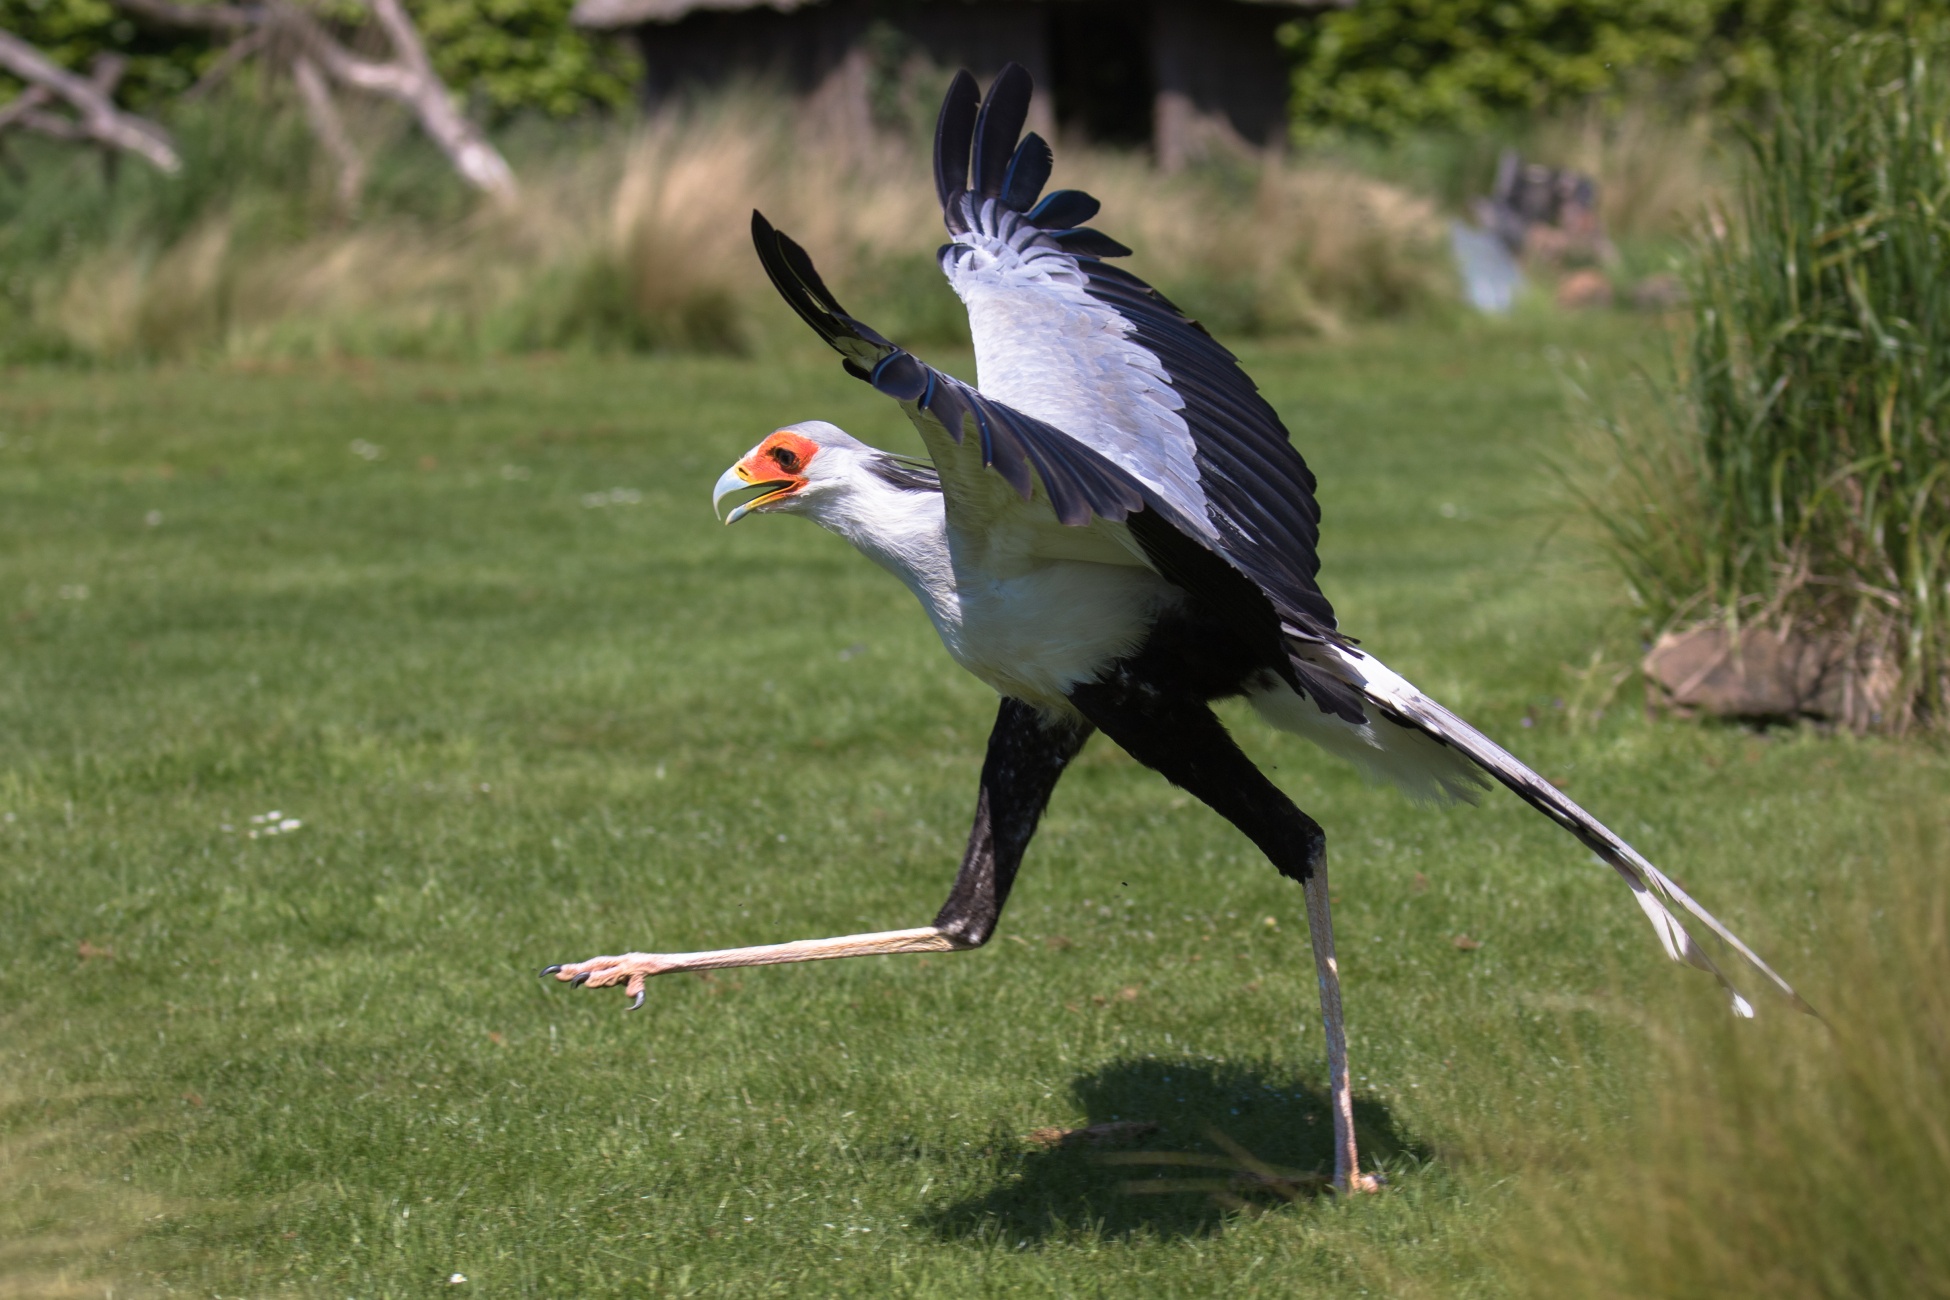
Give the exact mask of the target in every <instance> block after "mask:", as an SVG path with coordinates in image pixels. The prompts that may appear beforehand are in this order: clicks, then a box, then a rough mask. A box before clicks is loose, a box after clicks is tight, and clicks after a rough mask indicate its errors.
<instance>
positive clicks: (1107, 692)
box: [1070, 647, 1327, 882]
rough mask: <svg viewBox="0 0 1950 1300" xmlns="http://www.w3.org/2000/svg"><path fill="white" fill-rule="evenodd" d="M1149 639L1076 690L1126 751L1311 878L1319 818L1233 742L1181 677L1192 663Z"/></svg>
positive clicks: (1075, 700) (1076, 700) (1321, 855)
mask: <svg viewBox="0 0 1950 1300" xmlns="http://www.w3.org/2000/svg"><path fill="white" fill-rule="evenodd" d="M1156 648H1157V647H1148V648H1147V649H1146V650H1144V651H1140V652H1139V653H1138V654H1137V655H1134V656H1132V657H1131V658H1129V659H1125V660H1120V661H1119V662H1118V663H1115V664H1113V665H1111V667H1109V668H1108V669H1106V670H1105V671H1104V672H1103V673H1102V674H1101V675H1100V676H1098V678H1097V679H1096V680H1095V681H1092V682H1087V683H1085V684H1083V685H1081V686H1078V687H1076V688H1075V689H1073V690H1072V691H1071V692H1070V702H1071V703H1072V704H1074V705H1075V706H1076V708H1077V710H1078V712H1080V713H1082V714H1083V716H1084V717H1086V718H1088V719H1089V720H1090V721H1091V722H1092V723H1093V724H1095V725H1096V727H1097V729H1098V730H1099V731H1102V732H1103V733H1104V734H1105V735H1106V736H1109V737H1110V738H1111V739H1112V740H1114V741H1116V742H1117V743H1118V744H1119V745H1120V746H1122V747H1123V749H1124V752H1126V753H1127V754H1129V755H1130V756H1131V757H1132V758H1135V759H1136V760H1137V761H1138V762H1140V763H1142V764H1144V765H1145V766H1146V767H1148V768H1150V769H1152V770H1153V771H1155V772H1157V773H1159V774H1160V775H1162V776H1163V777H1164V778H1165V779H1166V780H1167V781H1170V782H1171V783H1172V784H1173V785H1175V786H1178V787H1179V788H1180V789H1182V790H1185V791H1187V792H1189V793H1191V794H1193V795H1195V796H1197V797H1198V799H1199V800H1200V801H1202V802H1203V803H1204V804H1206V806H1207V807H1209V808H1211V809H1212V811H1214V812H1216V813H1218V814H1219V815H1220V816H1221V817H1223V818H1225V819H1226V820H1227V821H1229V822H1231V823H1232V824H1233V825H1234V826H1237V827H1238V828H1239V829H1240V830H1241V831H1243V832H1244V833H1245V835H1246V838H1248V839H1250V840H1251V841H1252V842H1253V843H1254V844H1256V845H1258V846H1259V851H1260V852H1261V853H1264V854H1265V855H1266V857H1267V859H1268V860H1269V861H1271V862H1272V864H1273V865H1274V867H1276V868H1277V869H1278V870H1279V872H1280V874H1281V875H1283V876H1287V877H1289V878H1291V879H1293V880H1298V881H1301V882H1305V881H1306V880H1308V879H1309V878H1310V877H1311V876H1312V875H1313V874H1314V871H1315V870H1316V869H1317V868H1318V867H1319V865H1320V864H1321V862H1322V861H1324V859H1325V855H1326V852H1327V835H1326V832H1324V831H1323V830H1321V828H1320V823H1318V822H1316V821H1315V820H1314V819H1313V818H1311V817H1309V816H1307V814H1305V813H1304V812H1301V811H1300V810H1299V809H1298V808H1296V807H1294V806H1293V801H1292V800H1291V799H1288V798H1287V797H1286V794H1285V792H1283V791H1282V790H1281V789H1280V788H1279V787H1278V786H1276V785H1274V784H1273V783H1272V782H1271V781H1269V780H1267V779H1266V775H1265V773H1263V772H1261V771H1260V770H1259V769H1258V768H1257V767H1255V766H1253V761H1252V760H1251V759H1250V758H1247V757H1246V755H1245V754H1244V753H1242V752H1241V751H1240V749H1239V746H1238V745H1236V744H1234V743H1233V739H1232V736H1231V734H1230V733H1228V732H1227V731H1226V729H1225V724H1224V723H1222V722H1220V721H1219V719H1218V716H1217V715H1216V714H1214V713H1213V712H1212V710H1211V708H1210V706H1209V705H1207V703H1206V700H1207V699H1208V698H1210V695H1211V694H1215V693H1216V692H1207V691H1202V690H1188V689H1186V685H1187V683H1184V682H1181V681H1179V680H1177V679H1178V678H1179V677H1180V676H1181V675H1182V674H1183V672H1184V670H1185V669H1186V667H1187V665H1185V664H1183V663H1180V662H1179V661H1178V659H1177V657H1176V656H1172V655H1165V654H1159V653H1154V652H1153V651H1154V650H1155V649H1156Z"/></svg>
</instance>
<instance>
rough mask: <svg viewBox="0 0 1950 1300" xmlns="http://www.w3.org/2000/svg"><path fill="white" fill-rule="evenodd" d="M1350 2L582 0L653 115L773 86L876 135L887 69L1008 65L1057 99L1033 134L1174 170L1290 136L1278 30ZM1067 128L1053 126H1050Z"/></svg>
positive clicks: (989, 69)
mask: <svg viewBox="0 0 1950 1300" xmlns="http://www.w3.org/2000/svg"><path fill="white" fill-rule="evenodd" d="M1342 2H1345V0H580V2H579V3H578V4H577V5H576V7H575V12H574V21H575V22H576V23H577V24H578V25H580V26H583V27H587V28H592V29H596V30H604V31H616V32H628V33H630V34H631V35H633V36H634V37H635V39H636V40H637V42H638V43H639V45H640V47H641V49H642V51H643V63H644V69H645V79H644V85H643V95H644V100H645V102H646V103H647V104H649V105H651V106H655V105H658V104H661V103H664V102H667V101H669V100H670V99H672V98H673V97H678V96H682V95H686V94H689V93H693V92H695V91H697V90H708V89H710V88H712V87H717V86H723V85H726V84H729V83H732V82H735V81H736V80H738V79H740V78H757V79H766V80H772V81H774V82H777V83H779V84H782V85H784V86H785V87H786V88H788V89H789V90H790V91H791V92H792V93H794V94H795V95H797V96H799V97H800V98H801V99H802V100H803V101H804V102H805V104H806V107H807V111H808V113H809V114H810V115H812V116H813V117H814V118H815V119H820V120H821V125H823V126H828V127H830V128H834V129H838V130H848V129H858V130H861V131H864V130H866V129H867V128H868V127H870V125H871V122H872V116H873V115H872V96H873V91H874V85H875V79H876V77H882V78H884V77H886V76H887V75H888V73H889V71H890V69H889V68H888V67H887V66H886V65H887V64H888V62H889V61H893V62H897V63H901V64H905V65H910V66H911V65H912V64H914V63H916V62H924V63H926V64H931V65H933V66H934V67H937V68H943V69H947V68H967V69H969V70H970V71H971V72H973V73H975V74H976V76H978V77H980V78H981V79H982V80H984V81H986V80H988V78H989V77H991V76H993V75H994V74H995V72H996V71H997V70H998V69H1000V68H1001V67H1002V65H1003V64H1004V63H1007V62H1010V61H1014V62H1016V63H1020V64H1022V65H1023V67H1025V68H1027V69H1028V70H1029V72H1030V74H1031V75H1032V76H1034V77H1035V79H1036V84H1037V86H1038V87H1039V88H1041V89H1042V90H1043V91H1044V92H1045V93H1043V94H1040V95H1038V97H1037V101H1036V108H1035V110H1034V111H1033V113H1032V117H1031V120H1030V125H1031V126H1032V127H1034V128H1035V129H1036V130H1038V131H1041V132H1042V133H1043V134H1045V135H1051V134H1053V128H1060V129H1061V130H1062V131H1063V132H1064V133H1065V134H1074V135H1081V136H1083V137H1085V138H1087V139H1091V140H1095V141H1098V142H1102V143H1109V144H1122V145H1131V146H1149V147H1150V148H1151V149H1152V150H1153V151H1154V153H1155V156H1156V158H1157V160H1158V163H1159V165H1160V166H1162V167H1164V168H1166V169H1167V170H1170V169H1174V168H1176V167H1179V166H1181V165H1183V164H1184V163H1185V162H1187V161H1189V160H1191V159H1193V158H1195V157H1198V156H1200V155H1201V154H1204V153H1208V152H1210V151H1212V150H1213V149H1215V148H1236V147H1241V146H1244V147H1251V148H1258V147H1263V146H1265V145H1268V144H1272V143H1275V142H1277V141H1278V140H1280V139H1282V138H1283V137H1284V134H1285V131H1286V102H1287V66H1286V60H1285V58H1284V57H1283V55H1282V53H1281V51H1280V47H1279V43H1278V40H1277V38H1276V35H1275V33H1276V31H1277V29H1278V28H1279V26H1280V24H1282V23H1284V22H1287V21H1290V20H1292V19H1293V18H1295V17H1299V16H1304V14H1305V13H1306V12H1307V11H1309V10H1318V9H1322V8H1328V7H1332V6H1333V5H1335V4H1337V3H1342ZM1052 119H1053V120H1052Z"/></svg>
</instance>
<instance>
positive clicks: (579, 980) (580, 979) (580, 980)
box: [569, 971, 589, 989]
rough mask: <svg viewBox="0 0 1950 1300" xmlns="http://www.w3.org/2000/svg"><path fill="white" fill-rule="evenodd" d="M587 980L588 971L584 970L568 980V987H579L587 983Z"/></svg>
mask: <svg viewBox="0 0 1950 1300" xmlns="http://www.w3.org/2000/svg"><path fill="white" fill-rule="evenodd" d="M588 982H589V972H588V971H584V972H582V974H580V975H578V976H576V977H575V978H574V979H572V980H570V981H569V987H570V988H572V989H579V988H581V987H582V986H583V985H585V984H587V983H588Z"/></svg>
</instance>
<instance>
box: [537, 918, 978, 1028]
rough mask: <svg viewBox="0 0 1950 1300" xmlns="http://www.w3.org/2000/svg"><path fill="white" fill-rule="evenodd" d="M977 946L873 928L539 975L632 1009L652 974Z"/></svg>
mask: <svg viewBox="0 0 1950 1300" xmlns="http://www.w3.org/2000/svg"><path fill="white" fill-rule="evenodd" d="M975 946H977V945H975V944H971V943H966V942H963V941H961V940H958V939H956V938H954V937H953V936H952V935H950V934H948V933H947V932H946V931H945V930H942V929H940V928H938V927H936V926H932V925H924V926H919V927H916V928H915V929H912V930H878V931H875V932H874V933H872V934H844V935H840V936H838V937H837V938H832V939H799V940H795V941H794V942H792V943H767V944H759V945H757V946H755V947H750V948H718V949H714V950H712V951H710V952H628V953H624V954H623V955H622V956H620V957H592V958H590V959H589V960H588V961H579V962H572V963H570V964H568V965H566V966H551V967H549V968H548V969H547V970H545V971H543V972H542V974H544V975H553V976H555V978H556V979H558V980H562V981H564V982H566V983H569V984H573V985H575V986H576V987H577V988H581V987H582V986H583V985H585V984H586V985H588V986H589V987H590V988H592V989H600V988H607V987H608V986H610V985H612V984H621V985H623V991H624V992H625V993H627V994H629V995H630V997H631V998H632V999H633V1001H632V1002H631V1004H630V1009H631V1010H632V1011H634V1010H635V1009H636V1008H637V1007H639V1006H641V1005H642V1004H643V984H644V981H645V980H647V979H649V978H650V977H651V976H652V975H670V974H673V973H675V972H677V971H686V970H720V969H723V968H724V967H727V966H782V965H785V964H786V963H788V962H797V961H826V960H829V959H831V958H835V957H881V956H887V955H889V954H892V953H899V952H956V951H959V950H961V949H964V948H973V947H975Z"/></svg>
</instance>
